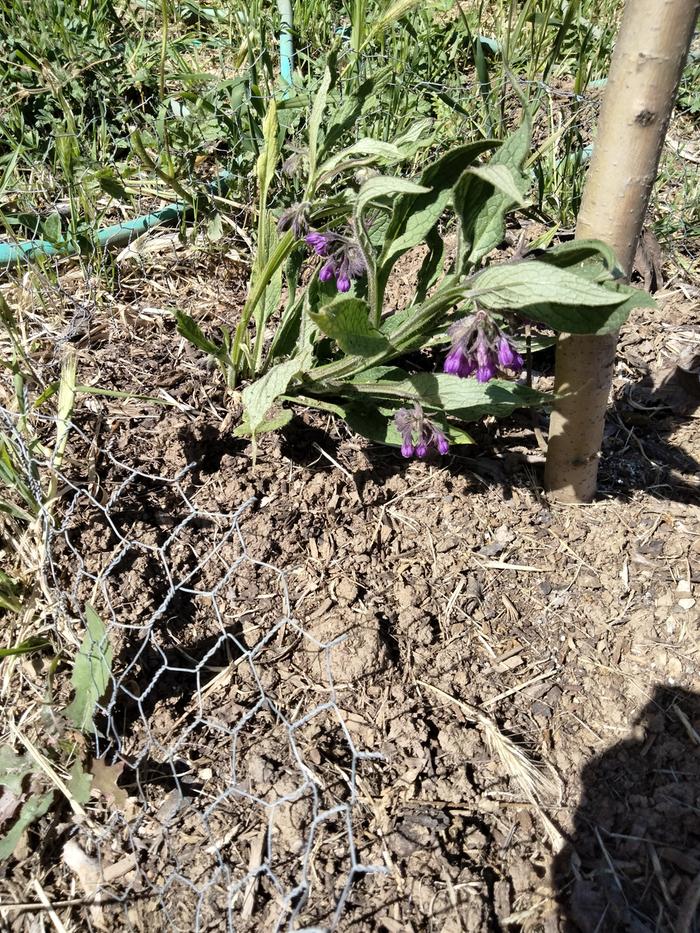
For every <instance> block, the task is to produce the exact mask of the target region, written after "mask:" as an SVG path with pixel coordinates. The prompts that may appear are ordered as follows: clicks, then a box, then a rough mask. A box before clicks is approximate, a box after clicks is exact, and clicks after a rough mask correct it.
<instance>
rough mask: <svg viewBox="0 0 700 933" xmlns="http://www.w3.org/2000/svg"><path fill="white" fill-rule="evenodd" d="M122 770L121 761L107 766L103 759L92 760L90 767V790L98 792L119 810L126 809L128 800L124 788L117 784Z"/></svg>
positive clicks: (122, 763)
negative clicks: (112, 802)
mask: <svg viewBox="0 0 700 933" xmlns="http://www.w3.org/2000/svg"><path fill="white" fill-rule="evenodd" d="M123 770H124V762H123V761H118V762H116V764H113V765H108V764H107V762H106V760H105V759H104V758H94V759H93V761H92V765H91V767H90V773H91V774H92V789H93V790H98V791H99V792H100V793H101V794H102V795H103V796H104V797H105V798H106V799H107V800H112V801H114V803H115V804H116V805H117V806H118V807H119V809H120V810H124V809H125V808H126V805H127V801H128V799H129V795H128V794H127V792H126V791H125V790H124V788H123V787H119V785H118V784H117V781H118V780H119V778H120V777H121V774H122V771H123Z"/></svg>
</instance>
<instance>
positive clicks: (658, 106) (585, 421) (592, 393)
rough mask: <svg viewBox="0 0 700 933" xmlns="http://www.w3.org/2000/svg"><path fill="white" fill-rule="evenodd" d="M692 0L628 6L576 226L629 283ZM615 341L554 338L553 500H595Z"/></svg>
mask: <svg viewBox="0 0 700 933" xmlns="http://www.w3.org/2000/svg"><path fill="white" fill-rule="evenodd" d="M699 6H700V4H699V3H698V0H626V3H625V9H624V14H623V18H622V24H621V26H620V33H619V36H618V39H617V43H616V45H615V50H614V53H613V58H612V63H611V67H610V75H609V78H608V83H607V87H606V90H605V97H604V100H603V106H602V110H601V115H600V123H599V128H598V134H597V139H596V143H595V150H594V154H593V159H592V162H591V166H590V170H589V175H588V178H587V180H586V186H585V189H584V193H583V200H582V204H581V210H580V213H579V216H578V222H577V224H576V236H577V237H579V238H584V237H596V238H598V239H600V240H604V241H605V242H607V243H608V244H609V245H610V246H611V247H612V248H613V250H614V251H615V254H616V256H617V259H618V262H619V263H620V265H621V267H622V269H623V271H624V273H625V275H626V276H628V277H629V275H630V273H631V271H632V263H633V261H634V254H635V250H636V246H637V240H638V238H639V235H640V233H641V230H642V224H643V221H644V216H645V214H646V210H647V205H648V202H649V195H650V194H651V189H652V187H653V184H654V180H655V178H656V172H657V168H658V164H659V157H660V155H661V148H662V146H663V142H664V137H665V135H666V129H667V127H668V122H669V119H670V116H671V112H672V110H673V103H674V101H675V96H676V90H677V88H678V82H679V80H680V76H681V73H682V71H683V66H684V64H685V61H686V58H687V55H688V50H689V48H690V42H691V39H692V35H693V29H694V27H695V24H696V21H697V17H698V8H699ZM616 344H617V334H609V335H606V336H602V337H598V336H590V337H589V336H576V335H572V334H561V335H560V336H559V339H558V343H557V363H556V382H555V386H556V391H557V392H560V393H568V394H567V396H566V397H565V398H562V399H560V400H559V401H558V402H557V403H556V405H555V407H554V411H553V412H552V417H551V420H550V426H549V449H548V452H547V463H546V467H545V486H546V488H547V490H548V491H549V492H550V493H551V494H552V495H553V496H554V497H555V498H557V499H560V500H562V501H569V502H590V501H591V500H592V499H593V496H594V495H595V490H596V480H597V474H598V458H599V455H600V447H601V442H602V439H603V428H604V423H605V411H606V408H607V404H608V398H609V395H610V387H611V384H612V375H613V367H614V363H615V347H616Z"/></svg>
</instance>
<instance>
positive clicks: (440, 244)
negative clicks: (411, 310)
mask: <svg viewBox="0 0 700 933" xmlns="http://www.w3.org/2000/svg"><path fill="white" fill-rule="evenodd" d="M424 240H425V243H426V246H427V247H428V252H427V254H426V256H425V259H424V260H423V262H422V264H421V267H420V269H419V270H418V281H417V282H416V295H415V299H414V301H413V303H414V304H420V303H421V302H423V301H425V298H426V296H427V294H428V292H429V291H430V289H431V288H432V287H433V285H434V284H435V283H436V282H437V280H438V278H439V277H440V273H441V272H442V266H443V260H444V257H445V243H444V241H443V239H442V237H441V236H440V234H439V233H438V230H437V225H436V226H434V227H432V229H431V230H429V231H428V233H427V234H426V236H425V237H424Z"/></svg>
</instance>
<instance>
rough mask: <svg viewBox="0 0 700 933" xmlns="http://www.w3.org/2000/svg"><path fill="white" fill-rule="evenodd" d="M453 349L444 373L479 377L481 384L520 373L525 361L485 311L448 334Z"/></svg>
mask: <svg viewBox="0 0 700 933" xmlns="http://www.w3.org/2000/svg"><path fill="white" fill-rule="evenodd" d="M448 333H449V335H450V337H451V338H452V347H451V349H450V352H449V353H448V354H447V356H446V357H445V362H444V364H443V370H444V372H446V373H452V374H453V375H456V376H471V375H473V374H476V378H477V381H478V382H488V381H489V380H490V379H493V378H494V376H496V375H497V374H498V372H499V370H503V369H510V370H512V371H513V372H518V371H519V370H521V369H522V368H523V358H522V356H520V354H519V353H518V352H517V350H515V349H514V347H513V345H512V344H511V342H510V340H509V339H508V337H507V336H506V335H505V334H504V333H503V331H502V330H501V329H500V327H499V326H498V324H496V322H495V321H494V320H493V318H492V317H491V316H490V315H489V314H487V313H486V311H481V310H479V311H475V312H474V314H470V315H469V317H465V318H463V319H462V320H461V321H457V323H456V324H453V325H452V326H451V327H450V329H449V331H448Z"/></svg>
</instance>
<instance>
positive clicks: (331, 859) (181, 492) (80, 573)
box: [0, 409, 386, 931]
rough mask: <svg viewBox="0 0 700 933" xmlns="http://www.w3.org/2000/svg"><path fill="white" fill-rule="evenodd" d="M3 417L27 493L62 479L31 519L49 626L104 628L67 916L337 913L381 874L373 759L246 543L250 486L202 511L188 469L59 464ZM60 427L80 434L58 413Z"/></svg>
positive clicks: (235, 917) (280, 592) (194, 919)
mask: <svg viewBox="0 0 700 933" xmlns="http://www.w3.org/2000/svg"><path fill="white" fill-rule="evenodd" d="M41 420H43V419H41V418H40V419H38V421H39V422H41ZM46 420H47V421H48V420H50V419H46ZM0 421H1V423H2V432H3V434H4V437H5V444H6V445H7V444H11V447H12V450H13V452H14V456H15V458H16V460H17V462H18V465H19V466H20V468H21V472H22V474H23V475H24V476H26V477H28V478H29V480H30V485H31V487H32V489H33V493H34V496H35V498H36V499H37V501H39V502H43V501H45V500H44V493H43V492H42V488H43V489H44V490H45V489H46V483H47V482H48V481H49V479H50V478H51V477H52V476H54V477H55V478H56V479H57V480H58V483H59V490H60V491H61V494H62V497H61V507H60V508H59V509H57V510H56V514H55V515H52V514H51V513H50V512H49V510H48V509H47V508H46V506H44V505H42V506H41V507H40V509H39V522H38V527H39V530H40V535H41V539H42V548H41V550H42V553H43V560H42V566H41V568H40V574H41V578H42V584H43V589H44V592H45V595H46V597H47V598H48V600H50V607H49V612H50V614H51V615H52V617H53V619H54V620H55V621H54V623H53V624H54V626H55V630H56V633H59V632H60V637H61V638H62V639H67V640H70V641H72V642H73V644H74V646H75V650H76V651H77V650H78V647H79V645H80V643H81V641H82V639H83V637H84V633H85V632H86V630H87V618H86V610H87V611H89V607H92V609H93V610H94V612H95V613H96V614H97V615H98V617H99V619H100V620H101V621H102V623H103V626H104V637H100V638H99V640H98V642H99V643H95V644H94V646H93V648H92V649H91V652H90V653H91V654H93V653H94V656H96V657H98V658H104V657H105V656H106V651H107V647H106V646H107V644H108V645H109V650H110V651H111V652H112V653H113V662H112V665H111V674H110V677H109V685H108V687H107V689H106V691H104V692H103V694H102V697H101V699H100V702H99V704H98V707H97V711H96V713H95V730H94V734H93V735H92V736H91V738H90V743H91V745H92V747H91V748H90V749H89V754H90V757H91V758H92V760H93V765H92V771H93V774H94V775H95V777H94V779H93V782H94V784H93V786H96V785H100V786H103V787H104V788H106V790H105V793H106V794H107V795H108V797H109V798H110V800H109V806H107V807H105V806H104V795H103V797H102V804H100V803H99V802H97V801H91V803H90V806H89V807H88V814H87V816H86V818H85V819H83V820H79V821H78V822H77V825H75V826H74V827H72V828H71V829H70V831H69V833H68V836H69V837H70V842H69V843H68V849H67V850H65V849H64V859H65V861H66V862H67V863H68V864H70V863H71V859H72V858H73V859H74V858H76V857H77V859H78V861H79V862H80V861H81V859H82V862H83V863H84V864H88V865H90V866H91V867H92V871H93V874H92V876H91V877H92V889H91V894H92V896H91V897H89V898H86V899H85V900H84V903H83V904H82V906H81V909H82V910H83V911H84V912H85V913H84V919H85V920H86V921H87V920H88V918H90V919H91V920H92V921H93V922H96V923H98V925H104V923H105V922H107V923H108V925H109V927H110V928H114V925H115V923H118V922H119V920H118V916H117V914H120V915H123V921H124V922H125V923H126V925H127V926H128V927H131V926H132V925H133V926H134V928H139V925H140V924H141V925H142V924H144V923H145V925H146V928H148V924H149V920H148V918H149V916H151V917H153V916H154V912H156V913H157V915H158V917H159V918H160V919H158V924H160V925H161V926H160V928H162V924H167V925H168V926H170V927H171V928H172V929H173V930H183V931H185V930H200V929H207V928H210V927H212V926H214V927H216V928H218V929H221V928H223V927H224V924H225V928H227V929H237V930H238V929H247V928H248V925H251V928H252V926H256V927H260V925H261V924H262V927H263V928H264V929H270V930H273V929H282V928H285V929H300V928H305V929H315V928H317V927H316V926H315V924H316V923H318V922H321V923H322V926H323V927H324V928H327V927H331V928H332V927H334V926H335V924H336V923H337V921H338V918H339V917H340V915H341V913H342V911H343V906H344V903H345V900H346V898H347V896H348V893H349V891H350V889H351V886H352V884H353V882H354V881H355V880H356V879H357V877H358V876H359V875H362V874H365V873H368V872H370V873H371V872H384V871H385V870H386V869H385V868H384V866H381V865H375V864H365V863H364V862H363V860H362V857H361V854H360V853H359V851H358V847H357V844H356V839H355V829H354V820H355V812H354V811H355V808H356V806H357V801H358V789H357V772H358V767H359V765H360V763H361V762H363V761H365V760H368V759H379V758H381V756H380V755H379V754H378V753H377V752H376V751H371V750H362V749H359V748H358V747H357V746H356V743H355V741H354V739H353V737H352V736H351V733H350V731H349V729H348V727H347V725H346V722H345V720H344V717H343V714H342V712H341V710H340V708H339V706H338V704H337V698H336V692H335V687H334V682H333V673H332V670H331V664H330V658H331V653H332V652H333V649H334V647H335V646H336V645H337V644H338V642H339V641H340V640H341V639H335V640H333V641H330V642H322V641H319V640H317V639H315V638H314V637H313V635H312V634H310V633H309V632H308V631H306V630H305V628H304V626H303V624H302V623H301V622H300V621H299V620H297V619H295V618H293V617H292V615H291V611H290V600H289V593H288V588H287V579H286V575H285V572H284V571H283V570H280V569H278V568H276V567H273V566H271V565H270V564H268V563H265V562H263V561H260V560H257V559H256V558H255V557H254V556H252V555H251V554H250V552H249V551H248V549H247V547H246V541H245V524H246V517H247V516H248V515H250V514H251V512H252V511H253V510H254V509H255V500H253V499H250V500H248V501H247V502H244V503H243V504H241V505H240V506H239V507H238V508H237V509H235V510H234V511H233V512H230V513H224V512H220V511H210V510H208V509H207V508H204V507H202V506H200V505H197V504H196V503H195V502H194V501H193V498H194V497H195V496H196V489H195V488H194V486H193V483H192V469H193V466H194V464H191V465H190V466H188V467H187V468H185V469H184V470H182V471H181V472H179V473H178V474H177V475H175V476H173V477H163V476H159V475H154V474H149V473H147V472H143V471H142V470H139V469H134V468H133V467H131V466H129V465H128V464H126V463H124V462H121V461H120V460H118V459H116V458H115V457H114V456H112V454H110V453H109V452H108V451H104V450H103V451H101V452H100V453H99V458H98V459H99V469H94V468H93V469H88V470H85V469H83V472H82V475H81V473H80V472H79V470H78V468H79V467H80V465H81V461H79V460H78V459H74V460H73V461H72V463H71V464H70V465H68V464H67V465H65V466H64V468H63V469H62V470H60V471H58V470H55V469H54V468H53V467H52V464H51V462H50V460H47V459H44V458H37V457H36V456H35V454H34V453H33V452H32V451H31V450H30V448H29V446H28V444H27V443H26V441H25V439H24V437H23V435H22V432H21V431H20V430H19V428H18V423H17V422H18V416H17V415H16V414H11V413H10V412H9V411H7V410H5V409H0ZM71 436H72V440H73V444H74V446H76V447H80V446H82V445H85V449H86V450H87V449H88V448H89V447H90V443H91V442H90V439H89V438H88V436H87V435H86V434H84V433H83V432H82V431H81V430H80V429H79V428H78V427H77V426H75V425H73V426H71ZM87 462H92V463H93V464H94V461H91V460H90V458H85V459H84V460H82V465H83V467H84V466H85V463H87ZM262 590H264V592H261V591H262ZM298 651H304V652H306V653H307V654H311V655H316V656H317V661H318V664H317V670H318V674H319V677H318V680H317V682H311V681H308V680H307V682H306V683H303V684H302V683H295V684H294V685H292V686H291V688H290V686H289V685H288V684H286V683H285V682H284V680H283V679H281V678H280V677H278V676H276V670H275V668H276V667H277V666H278V661H279V659H280V658H282V657H286V656H288V655H289V653H290V652H298ZM67 698H68V697H67V696H66V699H67ZM61 705H63V704H61V703H58V702H57V703H56V707H55V711H54V717H55V718H57V719H58V720H59V722H60V721H61V719H62V714H61V712H60V711H59V710H60V706H61ZM63 728H65V723H64V726H63ZM320 733H323V735H324V739H325V741H324V747H325V748H331V749H332V757H333V759H334V761H333V768H332V769H331V771H329V770H328V768H327V767H324V765H325V764H327V762H324V760H323V756H322V755H320V754H319V750H318V747H317V745H318V743H316V742H315V739H316V738H317V737H318V736H319V734H320ZM95 760H97V766H95ZM117 777H119V785H120V786H117V785H116V779H117ZM105 782H106V783H105ZM76 853H77V856H76ZM331 864H332V865H333V866H334V871H333V872H332V876H329V867H330V865H331ZM341 864H342V865H343V870H342V871H341V872H340V873H338V866H339V865H341ZM224 918H225V920H224ZM150 922H151V923H154V922H155V920H154V919H151V921H150ZM309 924H312V925H311V926H309Z"/></svg>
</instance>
